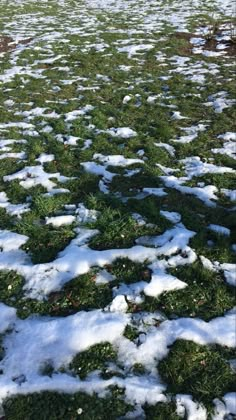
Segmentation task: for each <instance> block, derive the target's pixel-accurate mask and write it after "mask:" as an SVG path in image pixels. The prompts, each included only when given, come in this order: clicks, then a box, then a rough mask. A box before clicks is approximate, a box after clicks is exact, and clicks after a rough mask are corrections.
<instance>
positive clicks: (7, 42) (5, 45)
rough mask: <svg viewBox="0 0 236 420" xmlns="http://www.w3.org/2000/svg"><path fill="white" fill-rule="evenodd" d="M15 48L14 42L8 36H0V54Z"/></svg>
mask: <svg viewBox="0 0 236 420" xmlns="http://www.w3.org/2000/svg"><path fill="white" fill-rule="evenodd" d="M15 47H16V45H15V44H14V41H13V39H12V38H11V37H9V36H0V53H2V52H7V51H11V50H13V49H14V48H15Z"/></svg>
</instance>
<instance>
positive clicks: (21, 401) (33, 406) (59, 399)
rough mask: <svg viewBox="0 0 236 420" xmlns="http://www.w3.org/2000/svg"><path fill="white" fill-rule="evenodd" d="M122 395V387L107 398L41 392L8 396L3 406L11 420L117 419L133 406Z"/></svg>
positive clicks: (82, 394) (81, 394)
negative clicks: (106, 417) (125, 401)
mask: <svg viewBox="0 0 236 420" xmlns="http://www.w3.org/2000/svg"><path fill="white" fill-rule="evenodd" d="M122 396H123V395H122V390H119V389H116V388H114V389H112V390H111V395H110V396H108V397H105V398H97V396H96V395H95V394H94V395H91V396H90V395H87V394H84V393H74V394H72V395H71V394H63V393H56V392H42V393H35V394H31V395H23V396H16V397H12V398H8V399H6V400H5V402H4V405H3V408H4V411H5V413H6V417H7V419H9V420H16V419H18V420H36V419H39V420H46V419H48V418H50V419H52V420H58V419H64V418H70V419H71V420H77V419H83V420H93V419H94V418H95V417H96V419H98V420H103V419H104V416H109V418H110V419H112V420H115V419H117V417H119V416H122V415H124V414H125V413H126V412H127V411H128V410H129V408H130V407H129V406H128V405H127V404H125V403H124V401H123V399H122Z"/></svg>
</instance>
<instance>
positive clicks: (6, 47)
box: [0, 35, 32, 53]
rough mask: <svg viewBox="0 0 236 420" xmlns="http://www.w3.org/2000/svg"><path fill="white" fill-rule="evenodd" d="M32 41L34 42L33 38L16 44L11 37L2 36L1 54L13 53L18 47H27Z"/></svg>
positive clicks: (0, 41) (0, 43)
mask: <svg viewBox="0 0 236 420" xmlns="http://www.w3.org/2000/svg"><path fill="white" fill-rule="evenodd" d="M30 41H32V38H27V39H23V40H22V41H19V42H18V43H15V42H14V40H13V39H12V38H11V37H10V36H3V35H0V53H4V52H8V51H13V50H15V49H16V47H17V45H27V44H28V43H29V42H30Z"/></svg>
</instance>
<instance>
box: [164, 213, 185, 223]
mask: <svg viewBox="0 0 236 420" xmlns="http://www.w3.org/2000/svg"><path fill="white" fill-rule="evenodd" d="M160 214H161V215H162V216H163V217H165V218H166V219H167V220H169V221H170V222H172V223H179V222H180V220H181V215H180V214H179V213H177V212H175V211H164V210H161V211H160Z"/></svg>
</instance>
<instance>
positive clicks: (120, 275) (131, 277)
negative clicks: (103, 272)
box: [107, 258, 151, 284]
mask: <svg viewBox="0 0 236 420" xmlns="http://www.w3.org/2000/svg"><path fill="white" fill-rule="evenodd" d="M107 268H108V269H109V271H111V272H112V274H114V275H115V277H116V279H117V280H118V281H119V282H122V283H127V284H130V283H135V282H137V281H141V280H144V281H150V279H151V271H150V270H149V269H148V268H147V265H146V264H145V263H137V262H133V261H130V260H129V259H128V258H118V259H117V260H116V261H115V262H114V263H113V264H112V265H111V266H109V267H107Z"/></svg>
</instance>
